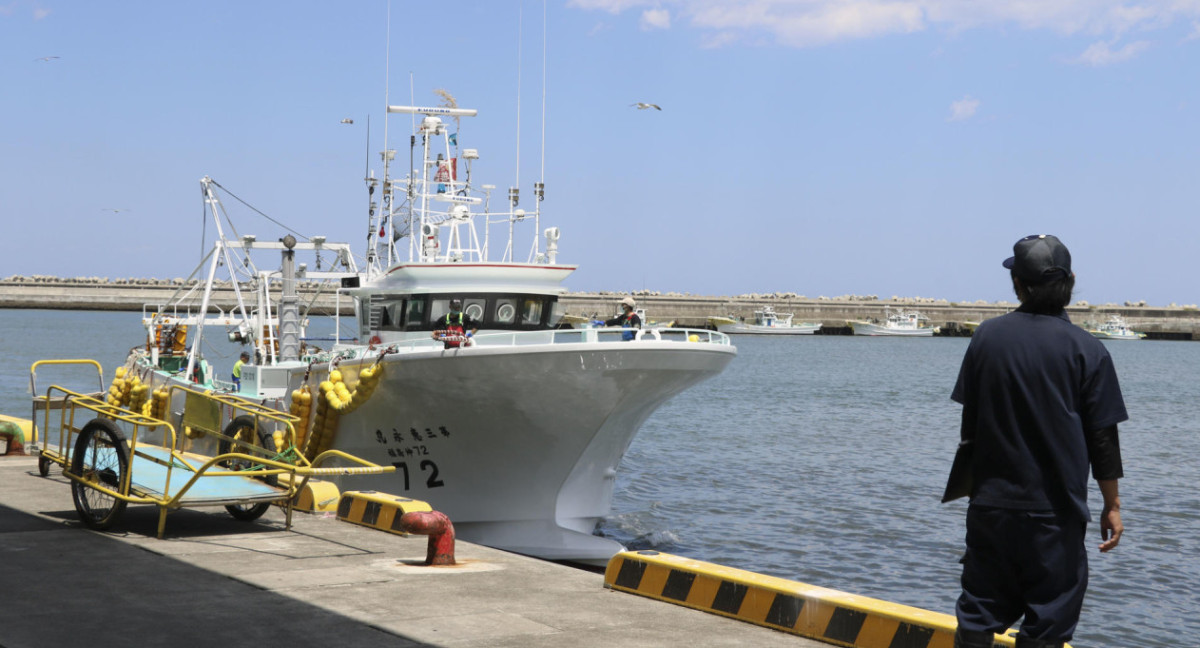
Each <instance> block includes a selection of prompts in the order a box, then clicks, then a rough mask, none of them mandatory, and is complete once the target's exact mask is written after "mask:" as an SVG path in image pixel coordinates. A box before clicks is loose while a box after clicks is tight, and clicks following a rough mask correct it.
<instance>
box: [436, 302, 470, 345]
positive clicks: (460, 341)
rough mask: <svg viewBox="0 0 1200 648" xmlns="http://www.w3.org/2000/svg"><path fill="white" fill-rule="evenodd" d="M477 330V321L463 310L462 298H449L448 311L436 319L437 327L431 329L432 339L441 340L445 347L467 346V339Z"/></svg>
mask: <svg viewBox="0 0 1200 648" xmlns="http://www.w3.org/2000/svg"><path fill="white" fill-rule="evenodd" d="M477 330H479V322H477V321H476V320H475V318H473V317H471V316H470V315H468V314H467V313H464V312H463V307H462V300H461V299H457V298H456V299H451V300H450V312H449V313H446V314H445V315H443V316H441V317H439V318H438V320H437V328H435V329H434V331H433V339H435V340H441V341H442V344H444V345H445V348H447V349H453V348H456V347H459V346H467V345H469V343H468V342H467V340H469V339H470V338H472V337H474V335H475V331H477Z"/></svg>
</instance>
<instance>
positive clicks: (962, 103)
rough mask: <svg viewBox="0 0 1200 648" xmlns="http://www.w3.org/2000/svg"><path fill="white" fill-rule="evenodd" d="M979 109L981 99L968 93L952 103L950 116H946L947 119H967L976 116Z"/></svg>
mask: <svg viewBox="0 0 1200 648" xmlns="http://www.w3.org/2000/svg"><path fill="white" fill-rule="evenodd" d="M978 110H979V100H978V99H975V98H972V97H971V95H967V96H965V97H963V98H962V99H959V100H958V101H954V102H951V103H950V116H949V117H947V118H946V121H952V122H956V121H966V120H968V119H970V118H972V117H974V116H975V113H976V112H977V111H978Z"/></svg>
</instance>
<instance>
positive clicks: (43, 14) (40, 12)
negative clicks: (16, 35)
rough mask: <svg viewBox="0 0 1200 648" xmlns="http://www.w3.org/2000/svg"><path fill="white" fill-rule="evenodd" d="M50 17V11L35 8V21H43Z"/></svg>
mask: <svg viewBox="0 0 1200 648" xmlns="http://www.w3.org/2000/svg"><path fill="white" fill-rule="evenodd" d="M49 15H50V10H49V9H42V8H41V7H34V9H33V19H34V20H41V19H42V18H45V17H46V16H49Z"/></svg>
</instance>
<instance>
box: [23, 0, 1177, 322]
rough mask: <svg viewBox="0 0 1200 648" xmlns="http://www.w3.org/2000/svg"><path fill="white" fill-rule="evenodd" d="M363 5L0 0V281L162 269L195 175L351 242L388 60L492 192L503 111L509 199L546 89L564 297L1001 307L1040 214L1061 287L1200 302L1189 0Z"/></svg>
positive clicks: (189, 241) (1118, 299)
mask: <svg viewBox="0 0 1200 648" xmlns="http://www.w3.org/2000/svg"><path fill="white" fill-rule="evenodd" d="M388 11H389V7H388V4H387V3H386V2H383V1H382V0H377V1H370V2H354V3H332V2H306V1H292V2H286V3H284V2H265V1H264V2H231V1H222V0H213V1H210V2H205V3H200V4H196V3H186V4H185V3H174V2H161V1H158V2H136V1H128V2H119V3H96V2H85V1H83V0H76V1H70V2H68V1H58V0H39V1H36V2H35V1H32V0H0V80H2V85H0V124H2V126H0V146H2V150H3V152H4V154H3V155H2V156H0V218H2V219H3V223H4V225H5V230H6V234H7V236H6V237H5V239H6V241H7V245H6V251H5V253H4V254H3V255H2V256H0V276H9V275H14V274H23V275H31V274H52V275H59V276H105V277H110V278H117V277H176V276H184V275H186V274H187V273H188V272H190V271H191V270H192V268H193V267H194V266H195V264H196V262H197V261H198V258H199V255H200V241H199V238H200V232H201V226H202V224H201V213H202V212H201V207H202V206H201V201H200V192H199V183H198V180H199V179H200V178H201V177H202V176H204V175H209V176H212V177H213V178H214V179H216V180H217V181H218V182H219V183H221V184H222V185H223V186H225V187H227V188H228V189H230V190H231V191H233V192H234V193H235V194H237V195H238V196H240V197H241V198H243V199H245V200H246V201H247V202H249V203H251V204H252V205H254V206H255V207H256V208H258V209H260V210H262V211H263V212H265V213H267V214H269V215H270V216H271V217H273V218H276V219H278V220H280V221H283V222H285V223H287V224H289V225H291V226H292V227H294V228H295V229H297V230H299V231H301V232H304V233H306V234H322V235H325V236H327V237H328V239H329V240H341V241H348V242H351V243H353V244H355V245H356V246H357V245H359V244H360V243H361V242H362V241H363V240H364V238H365V233H366V203H367V197H366V191H365V189H364V186H363V183H362V177H363V173H364V170H365V168H366V166H367V157H366V152H367V150H368V140H367V131H366V124H367V118H368V115H369V116H370V123H371V132H370V138H371V141H370V143H369V144H370V146H369V149H370V151H371V157H370V166H371V167H372V168H374V169H375V171H376V173H377V174H378V173H379V171H380V166H379V164H378V163H377V162H376V160H378V156H377V155H376V152H377V151H379V150H380V149H382V148H383V128H382V124H383V120H384V115H383V106H384V103H385V92H387V93H388V94H389V98H390V103H393V104H404V103H409V101H410V98H409V86H410V79H411V84H412V87H413V89H414V96H415V102H416V103H417V104H420V105H436V104H437V103H438V97H437V95H435V94H434V92H433V91H434V90H435V89H438V88H444V89H446V90H447V91H449V92H450V93H452V94H453V95H454V96H455V97H456V98H457V100H458V103H459V104H460V105H461V106H464V107H470V108H476V109H478V110H479V116H478V117H475V118H471V119H468V120H465V121H464V123H463V125H462V130H461V135H460V144H462V145H464V146H468V147H474V148H477V149H479V151H480V155H481V159H480V160H479V161H478V162H477V163H476V165H475V177H476V179H477V180H480V181H482V182H489V183H491V184H495V185H498V186H499V187H501V188H502V189H501V191H502V190H503V188H504V187H507V186H509V185H511V184H512V183H513V182H514V181H515V179H516V177H517V158H518V155H517V153H518V138H517V132H516V131H517V117H518V110H517V105H518V99H519V101H520V140H519V148H520V186H521V190H522V193H523V195H524V196H526V197H528V196H529V195H530V193H531V188H532V183H533V182H534V181H536V180H537V179H539V177H540V176H541V175H542V171H541V167H542V162H543V156H542V147H543V138H542V130H543V118H542V102H543V101H542V100H543V88H544V90H545V121H544V130H545V138H544V147H545V156H544V163H545V172H544V178H545V182H546V200H545V202H544V203H543V209H544V212H543V225H544V226H545V225H556V226H558V227H559V228H560V229H561V230H562V233H563V234H562V239H561V241H560V256H559V261H560V262H563V263H573V264H579V266H580V269H579V270H578V271H577V272H576V273H575V274H574V275H573V276H572V277H571V278H570V279H569V280H568V283H567V286H568V288H570V289H571V290H573V291H582V290H611V291H625V290H638V289H649V290H657V291H663V292H668V291H675V292H687V293H691V294H697V295H738V294H744V293H752V292H756V293H765V292H776V291H780V292H795V293H798V294H801V295H806V296H808V297H818V296H828V297H836V296H841V295H847V294H855V295H878V296H880V297H882V298H888V297H891V296H901V297H918V296H919V297H934V298H944V299H949V300H952V301H972V300H977V299H983V300H987V301H996V300H1004V299H1011V290H1010V289H1009V287H1008V283H1007V277H1006V276H1005V273H1004V271H1003V270H1002V269H1001V268H1000V261H1001V260H1002V259H1003V258H1004V257H1005V256H1008V254H1009V253H1010V251H1011V246H1012V243H1013V242H1014V241H1015V240H1016V239H1018V238H1020V237H1021V236H1024V235H1026V234H1032V233H1043V232H1045V233H1053V234H1057V235H1058V236H1059V237H1060V238H1061V239H1063V241H1064V242H1066V243H1067V244H1068V246H1069V247H1070V248H1071V250H1072V253H1073V255H1074V259H1075V262H1074V265H1075V271H1076V274H1077V275H1078V282H1077V291H1076V297H1077V299H1084V300H1088V301H1090V302H1091V303H1093V304H1097V303H1106V302H1113V303H1123V302H1125V301H1139V300H1145V301H1147V302H1148V303H1150V304H1153V305H1167V304H1170V303H1177V304H1180V305H1183V304H1195V303H1197V302H1200V294H1198V293H1200V285H1198V282H1197V281H1196V280H1195V277H1197V276H1198V275H1200V254H1197V242H1198V241H1200V236H1197V234H1198V233H1200V232H1198V230H1200V219H1197V218H1196V214H1195V212H1196V209H1197V202H1198V200H1197V199H1198V198H1200V193H1198V192H1197V189H1196V187H1197V186H1198V181H1197V177H1198V172H1200V73H1198V70H1200V1H1182V0H1143V1H1141V2H1120V1H1115V0H1064V1H1054V0H1047V1H1041V2H1034V1H1029V0H1022V1H1006V0H995V1H991V2H978V1H974V0H894V1H887V0H792V1H785V0H757V1H753V2H751V1H748V0H747V1H742V0H688V1H683V0H679V1H674V0H654V1H650V2H643V1H641V0H570V1H569V2H565V3H564V2H561V1H548V2H546V3H542V2H533V1H525V2H518V1H516V0H512V1H488V2H483V1H479V2H442V3H412V2H400V1H398V0H397V1H395V2H393V3H392V4H391V8H390V11H391V18H390V27H391V41H390V42H391V44H390V54H389V47H388V39H387V36H388V26H389V20H388ZM543 17H544V19H545V20H544V21H543ZM543 33H544V34H545V38H543ZM543 48H544V49H545V52H546V64H545V66H543V57H542V52H543ZM44 57H56V58H44ZM543 76H544V77H545V79H546V83H545V85H544V86H543V83H542V79H543ZM518 79H519V85H518ZM518 88H519V90H518ZM637 101H645V102H653V103H656V104H658V105H660V106H662V111H654V110H637V109H635V108H632V107H630V104H631V103H633V102H637ZM344 118H351V119H353V120H354V123H353V124H352V125H350V124H342V123H341V120H342V119H344ZM408 127H409V125H408V121H407V118H406V117H403V116H394V117H392V118H391V121H390V123H389V143H390V146H391V147H393V148H403V144H404V140H406V139H407V135H408ZM227 206H230V207H231V208H232V207H233V206H234V205H231V204H229V202H227ZM112 210H121V211H112ZM232 211H234V214H235V217H236V218H237V219H238V223H239V227H240V230H241V231H242V232H243V233H257V234H259V235H260V237H263V236H266V235H270V234H276V233H275V232H273V231H272V229H271V228H270V227H269V226H268V225H267V224H266V223H265V222H263V221H262V220H255V219H254V218H252V217H251V216H252V214H251V213H250V212H248V211H245V210H242V211H240V212H239V211H238V210H236V209H234V210H232Z"/></svg>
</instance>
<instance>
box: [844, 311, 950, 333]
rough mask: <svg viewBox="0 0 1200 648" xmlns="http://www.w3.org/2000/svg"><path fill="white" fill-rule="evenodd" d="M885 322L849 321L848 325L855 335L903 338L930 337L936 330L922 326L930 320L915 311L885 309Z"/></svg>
mask: <svg viewBox="0 0 1200 648" xmlns="http://www.w3.org/2000/svg"><path fill="white" fill-rule="evenodd" d="M883 313H884V321H883V323H881V324H877V323H875V322H865V321H862V320H848V321H847V322H846V324H847V325H848V326H850V327H851V328H852V329H853V330H854V334H855V335H894V336H901V337H930V336H932V335H933V334H934V332H935V331H937V329H936V328H934V327H932V326H928V325H926V324H922V322H928V321H929V318H927V317H925V316H924V315H922V314H920V313H918V312H917V311H915V310H905V309H902V308H897V309H892V308H889V307H886V306H885V307H884V311H883Z"/></svg>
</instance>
